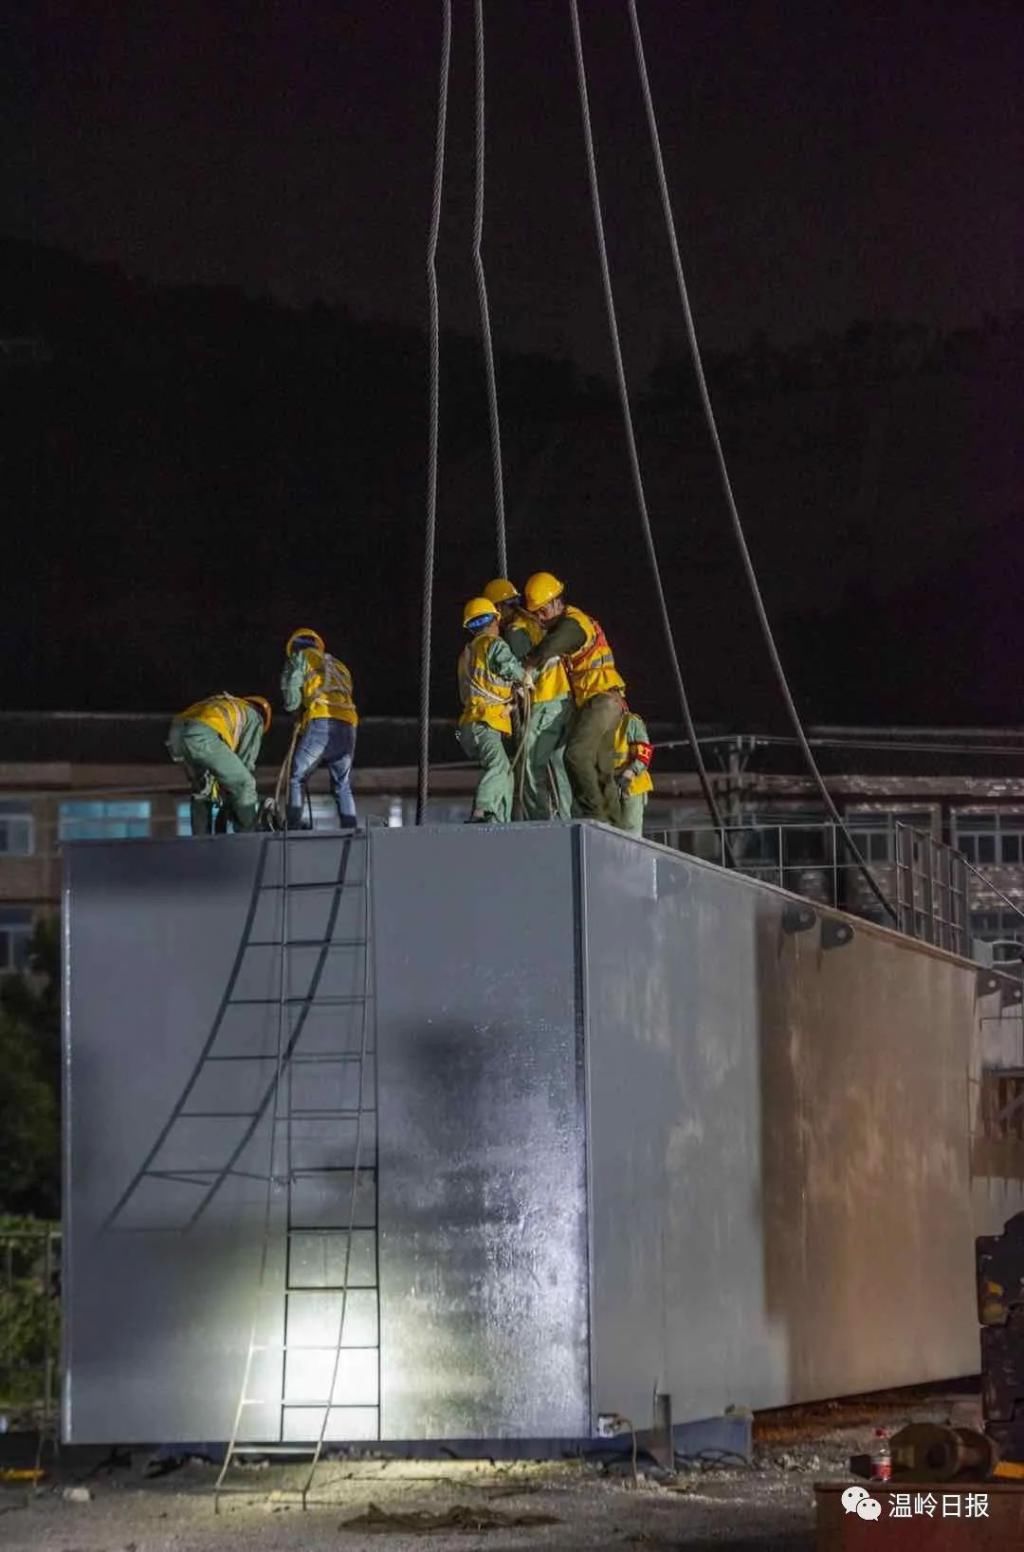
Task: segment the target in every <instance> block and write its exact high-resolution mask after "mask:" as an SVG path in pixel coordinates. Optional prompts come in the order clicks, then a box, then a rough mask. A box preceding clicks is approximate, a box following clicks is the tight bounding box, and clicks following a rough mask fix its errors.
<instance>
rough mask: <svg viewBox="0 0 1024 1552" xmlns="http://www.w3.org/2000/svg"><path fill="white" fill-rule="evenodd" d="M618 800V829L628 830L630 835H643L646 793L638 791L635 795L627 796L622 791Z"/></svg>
mask: <svg viewBox="0 0 1024 1552" xmlns="http://www.w3.org/2000/svg"><path fill="white" fill-rule="evenodd" d="M619 802H620V805H621V815H620V818H619V829H620V830H628V831H629V833H630V835H643V833H644V810H645V809H646V807H647V793H646V792H638V793H637V794H636V796H635V797H629V796H628V794H627V793H625V792H624V793H623V794H622V797H621V798H620V799H619Z"/></svg>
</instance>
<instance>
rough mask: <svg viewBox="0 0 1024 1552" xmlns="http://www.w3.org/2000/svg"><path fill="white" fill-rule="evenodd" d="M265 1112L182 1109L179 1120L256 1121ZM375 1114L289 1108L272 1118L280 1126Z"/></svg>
mask: <svg viewBox="0 0 1024 1552" xmlns="http://www.w3.org/2000/svg"><path fill="white" fill-rule="evenodd" d="M262 1114H263V1111H262V1110H259V1111H256V1110H182V1111H181V1112H180V1113H179V1115H178V1120H179V1121H256V1120H258V1119H259V1117H260V1116H261V1115H262ZM363 1115H373V1111H372V1110H289V1111H285V1112H283V1113H282V1114H280V1115H276V1116H271V1120H273V1121H274V1122H275V1124H276V1125H278V1126H284V1125H285V1123H286V1122H288V1121H295V1120H298V1119H299V1118H302V1119H303V1120H306V1121H308V1120H310V1119H312V1120H314V1121H358V1119H359V1117H360V1116H363Z"/></svg>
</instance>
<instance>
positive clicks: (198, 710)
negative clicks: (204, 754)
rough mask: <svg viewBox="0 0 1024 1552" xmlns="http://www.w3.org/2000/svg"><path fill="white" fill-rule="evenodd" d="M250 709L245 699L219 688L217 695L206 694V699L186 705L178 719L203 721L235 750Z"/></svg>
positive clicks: (182, 720)
mask: <svg viewBox="0 0 1024 1552" xmlns="http://www.w3.org/2000/svg"><path fill="white" fill-rule="evenodd" d="M252 709H253V708H252V707H251V706H249V705H248V703H247V702H246V701H242V700H239V699H238V696H237V695H229V694H228V692H227V690H221V692H220V694H219V695H208V696H207V698H206V700H204V701H196V702H195V704H194V705H193V706H188V707H186V709H185V710H184V711H183V712H181V713H180V716H179V721H181V722H204V723H205V724H206V726H207V727H208V728H212V729H213V731H214V732H215V733H216V734H217V736H218V737H219V738H222V739H223V740H224V742H225V743H226V744H227V746H228V748H229V749H231V750H235V749H237V748H238V744H239V740H240V739H241V737H242V730H243V728H244V727H245V718H246V713H247V712H249V711H251V710H252Z"/></svg>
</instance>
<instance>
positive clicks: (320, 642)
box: [284, 625, 324, 655]
mask: <svg viewBox="0 0 1024 1552" xmlns="http://www.w3.org/2000/svg"><path fill="white" fill-rule="evenodd" d="M300 642H301V643H302V645H303V646H304V647H305V646H312V647H315V648H316V650H317V651H318V652H322V651H323V650H324V638H323V637H322V636H321V635H320V633H319V632H318V631H315V630H310V628H309V626H308V625H303V626H302V628H301V629H300V630H297V631H292V633H291V635H290V636H289V637H288V645H287V646H286V647H285V649H284V650H285V652H286V653H288V654H289V655H291V653H292V652H294V651H295V648H296V647H297V646H298V644H299V643H300Z"/></svg>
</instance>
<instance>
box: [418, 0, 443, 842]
mask: <svg viewBox="0 0 1024 1552" xmlns="http://www.w3.org/2000/svg"><path fill="white" fill-rule="evenodd" d="M441 12H442V32H441V80H440V86H439V90H438V99H437V144H436V147H435V151H434V197H433V205H432V207H431V212H430V237H429V240H428V242H427V294H428V297H429V301H430V433H429V435H430V445H429V450H428V453H427V527H426V537H425V541H424V553H423V626H422V631H421V637H420V759H419V782H418V789H417V793H416V823H417V824H418V825H421V824H422V823H423V821H424V818H425V816H426V810H427V795H428V791H429V787H430V655H431V634H432V627H433V615H434V550H435V546H436V538H437V447H438V433H439V428H440V422H441V375H440V369H441V326H440V309H439V304H438V297H437V239H438V234H439V232H440V230H441V196H442V194H443V192H444V143H445V131H446V128H447V123H448V72H449V67H450V64H451V55H452V4H451V0H441Z"/></svg>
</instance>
